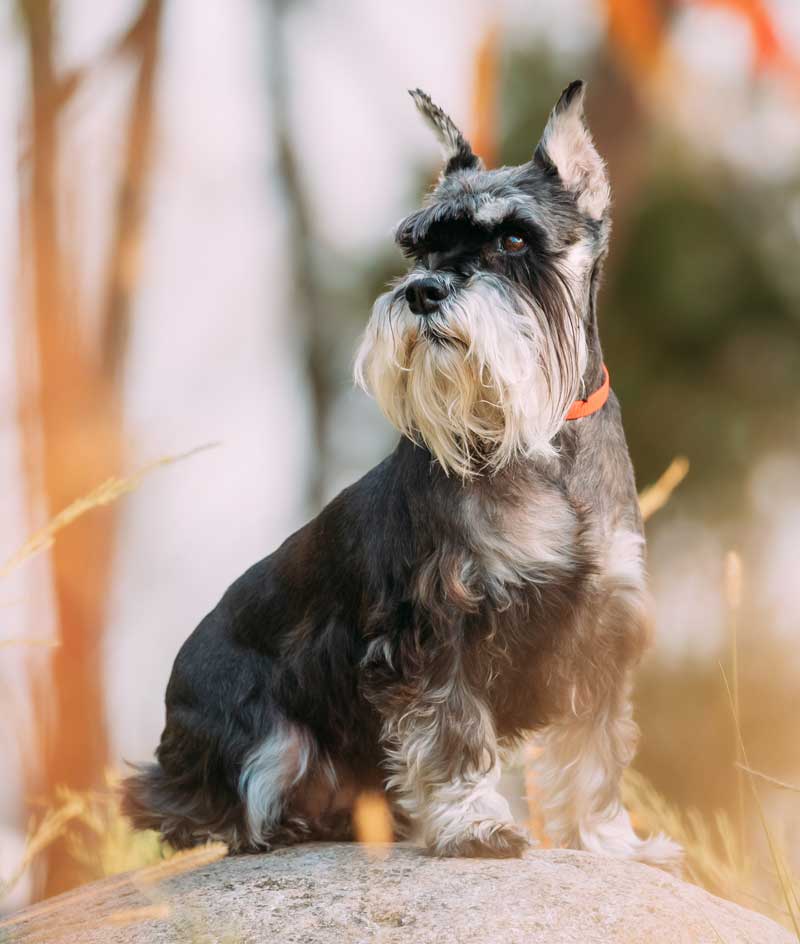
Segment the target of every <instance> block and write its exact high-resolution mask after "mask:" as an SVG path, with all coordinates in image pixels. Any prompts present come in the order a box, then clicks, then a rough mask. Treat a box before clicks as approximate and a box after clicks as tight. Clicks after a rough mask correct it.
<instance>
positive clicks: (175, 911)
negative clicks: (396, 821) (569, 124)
mask: <svg viewBox="0 0 800 944" xmlns="http://www.w3.org/2000/svg"><path fill="white" fill-rule="evenodd" d="M203 448H208V447H200V449H203ZM198 451H199V450H198V449H195V450H192V451H190V452H188V453H184V454H182V455H179V456H170V457H167V458H165V459H161V460H159V461H158V462H155V463H152V464H151V465H149V466H146V467H144V468H143V469H141V470H139V472H137V473H135V474H134V475H132V476H130V477H129V478H115V479H110V480H109V481H108V482H105V483H103V484H102V485H101V486H99V487H98V488H97V489H95V490H94V491H93V492H92V493H91V494H90V495H88V496H86V497H85V498H84V499H81V500H80V501H78V502H75V503H73V504H72V505H70V506H69V507H68V508H67V509H65V510H64V511H63V512H62V513H61V514H60V515H57V516H56V518H55V519H53V521H52V522H50V524H49V525H48V526H47V527H46V528H44V529H42V531H40V532H39V533H38V534H36V535H34V537H33V538H32V539H31V540H30V541H28V542H27V543H26V545H25V546H24V547H23V548H21V549H20V550H19V551H18V552H17V553H16V554H15V555H13V556H12V558H10V559H9V561H7V562H6V564H5V565H4V566H3V568H2V569H0V576H2V575H4V574H7V573H8V572H9V571H10V570H11V569H12V568H13V567H16V566H18V565H19V564H21V563H23V562H24V561H25V560H27V559H29V558H30V557H32V556H33V555H34V554H36V553H38V552H40V551H41V550H44V549H46V548H47V547H49V546H50V545H51V544H52V542H53V540H54V539H55V537H56V535H57V533H58V531H59V530H60V529H61V528H63V527H66V526H67V525H68V524H69V523H70V522H71V521H74V520H75V519H76V518H77V517H79V516H80V515H82V514H85V513H86V512H87V511H89V510H91V508H93V507H97V506H98V505H102V504H106V503H108V502H110V501H114V500H116V499H117V498H119V497H121V496H122V495H124V494H127V493H128V492H130V491H132V490H133V489H134V488H136V487H137V486H138V484H139V483H140V482H141V480H142V478H143V477H144V476H145V475H146V474H147V473H148V472H150V471H151V470H153V469H155V468H159V467H161V466H164V465H168V464H171V463H173V462H176V461H179V460H180V459H183V458H187V457H188V456H191V455H194V454H195V453H196V452H198ZM687 471H688V461H687V460H685V459H676V460H675V461H674V462H673V463H672V464H671V465H670V467H669V468H668V469H667V470H666V472H665V473H664V474H663V475H662V476H661V478H659V480H658V481H657V482H656V483H655V484H654V485H652V486H650V487H649V488H647V489H645V490H644V491H643V492H642V494H641V496H640V504H641V509H642V515H643V517H644V518H645V519H647V518H649V517H650V516H651V515H653V514H654V513H655V512H656V511H658V510H659V509H660V508H662V507H663V506H664V505H665V504H666V503H667V501H668V500H669V498H670V496H671V494H672V492H673V491H674V490H675V488H676V487H677V486H678V485H679V484H680V482H681V481H682V480H683V479H684V477H685V476H686V473H687ZM725 591H726V600H727V603H728V608H729V613H730V632H731V663H732V674H733V683H734V684H733V688H731V689H729V693H730V698H731V712H732V717H733V723H734V728H735V731H736V734H737V757H736V763H735V770H736V774H737V775H741V777H742V778H747V781H746V782H747V783H748V784H749V787H750V792H751V794H752V797H753V801H754V804H755V807H756V809H757V810H758V812H759V818H760V820H761V824H762V829H763V831H764V834H765V837H766V841H767V848H768V851H769V857H770V865H765V864H764V863H763V862H761V863H759V862H757V861H756V860H755V855H754V853H752V852H750V851H749V850H748V849H747V848H746V846H745V842H744V836H745V832H744V828H743V824H744V811H745V806H744V799H742V800H741V802H740V805H739V810H738V817H737V822H736V823H735V822H734V821H733V819H732V818H731V816H730V815H729V814H728V813H726V812H725V811H722V810H720V811H718V812H717V813H716V814H715V815H714V816H712V817H704V816H703V815H701V814H700V813H699V811H697V810H692V809H689V810H686V811H683V810H680V809H678V808H676V807H675V806H674V805H673V804H671V803H669V802H668V801H667V800H666V799H665V798H664V797H663V796H662V795H661V794H660V793H659V792H658V791H657V790H656V789H655V788H654V787H653V785H652V784H650V783H649V782H648V781H647V780H646V779H645V778H644V777H643V776H642V775H641V774H639V773H637V772H636V771H629V772H628V774H627V775H626V778H625V781H624V784H623V797H624V801H625V803H626V805H627V806H628V808H629V809H630V811H631V813H632V816H633V818H634V821H635V822H636V825H637V827H638V828H640V829H641V830H642V831H644V832H661V831H663V832H666V833H668V834H669V835H671V836H672V837H673V838H674V839H675V840H676V841H678V842H680V843H681V845H682V846H683V848H684V850H685V852H686V869H687V877H688V878H690V879H691V880H692V881H693V882H695V883H696V884H698V885H700V886H702V887H704V888H707V889H708V890H710V891H712V892H714V893H716V894H720V895H723V896H724V897H726V898H729V899H731V900H733V901H737V902H739V903H741V904H742V905H745V906H746V907H751V908H756V909H758V910H761V911H764V912H765V913H767V914H770V916H772V917H777V918H778V919H780V920H782V921H783V922H784V924H786V925H787V926H788V927H790V928H793V929H794V931H795V933H796V934H797V936H798V941H800V929H799V928H798V925H799V922H800V900H799V898H798V895H799V894H800V883H798V881H797V879H796V878H794V877H793V876H792V875H791V872H790V869H789V866H788V864H787V860H786V856H785V854H784V852H783V849H782V847H781V844H780V843H779V842H778V840H777V838H776V836H775V835H774V831H773V830H772V828H771V827H770V826H769V825H768V824H767V820H766V816H765V814H764V810H763V806H762V804H761V800H760V797H759V795H758V791H757V786H756V784H757V782H758V781H760V782H762V783H765V784H767V785H768V786H770V787H774V788H777V789H782V790H789V791H797V790H798V788H797V787H795V786H793V785H791V784H786V783H784V782H782V781H779V780H776V779H775V778H772V777H769V776H768V775H766V774H762V773H760V772H758V771H755V770H753V769H752V768H751V767H750V765H749V763H748V762H747V753H746V750H745V746H744V744H743V742H742V739H741V732H740V730H739V707H740V706H739V702H738V633H739V626H738V612H739V608H740V605H741V596H742V568H741V561H740V560H739V558H738V556H737V555H735V554H731V555H729V556H728V558H727V561H726V587H725ZM52 643H53V640H49V639H35V638H30V637H29V638H25V637H20V638H18V639H8V640H5V641H2V642H0V646H3V645H6V646H8V645H20V644H28V645H32V644H40V645H48V644H52ZM725 682H726V684H727V678H726V679H725ZM526 766H527V765H526ZM744 782H745V781H744V779H743V780H742V783H743V784H744ZM534 786H535V785H534ZM115 787H116V782H115V779H114V778H113V777H111V778H109V782H108V784H107V789H106V790H105V791H99V792H93V793H90V794H78V793H75V792H73V791H70V790H61V791H59V794H58V797H57V798H56V803H55V804H54V805H53V806H52V807H51V808H50V809H48V810H46V811H45V812H44V814H43V815H42V817H41V819H40V820H39V821H38V822H33V823H32V824H31V826H30V828H29V832H28V839H27V844H26V851H25V856H24V858H23V860H22V862H20V864H19V866H18V868H17V869H16V870H15V872H14V874H13V875H12V876H10V878H9V879H8V880H7V881H6V882H5V883H4V884H0V899H1V898H2V897H3V895H4V894H6V893H7V892H8V891H9V890H10V889H11V888H12V887H13V885H14V884H15V883H16V882H17V881H18V880H19V878H20V877H21V876H22V875H23V873H24V872H25V870H26V869H27V868H28V866H29V865H30V864H31V863H32V862H33V861H34V860H35V858H36V857H37V856H38V855H39V854H40V853H41V852H42V851H43V850H44V849H45V848H46V847H47V846H48V845H49V844H50V843H51V842H53V841H54V840H55V839H56V838H58V837H62V836H63V837H66V838H67V840H68V845H69V848H70V851H71V854H72V855H73V857H74V858H75V860H76V861H77V862H79V863H80V864H81V865H82V866H83V867H84V869H85V871H86V876H87V880H89V879H95V878H103V877H107V876H111V875H115V874H117V873H119V872H123V871H128V870H134V869H139V870H141V871H140V872H139V873H138V874H137V876H136V878H135V882H136V885H137V887H138V888H139V889H140V891H141V892H142V893H143V894H144V895H145V896H146V898H147V900H148V902H149V903H148V904H147V905H145V906H143V907H139V908H131V909H127V910H123V911H119V912H114V913H113V914H112V915H111V916H110V917H109V918H108V919H107V921H108V923H109V924H114V925H117V926H119V925H124V924H132V923H139V922H142V921H151V920H169V921H170V922H173V923H174V924H175V925H176V926H179V927H180V929H181V932H182V934H183V935H184V936H185V938H186V940H188V941H192V942H195V944H202V942H209V944H210V942H212V941H214V944H237V942H238V941H240V940H241V937H240V936H239V935H238V934H237V933H236V932H235V931H234V932H231V933H230V934H229V935H228V936H227V937H225V938H224V940H223V941H222V942H220V939H219V937H215V936H213V935H212V934H211V933H210V931H209V923H208V921H207V919H206V917H205V916H204V915H203V914H202V913H201V912H200V911H199V910H198V909H197V908H191V909H187V908H186V907H185V906H184V905H183V904H182V903H180V902H175V901H171V900H170V899H169V897H168V895H167V894H166V893H165V891H164V889H163V882H164V881H165V880H166V879H169V878H171V877H174V876H175V875H178V874H180V873H181V872H184V871H188V870H191V869H194V868H199V867H201V866H203V865H207V864H209V863H210V862H213V861H215V860H216V859H218V858H220V857H221V856H224V855H225V854H226V852H227V850H226V848H225V846H224V845H221V844H214V845H211V846H207V847H201V848H199V849H196V850H192V851H190V852H188V853H179V854H173V852H172V850H171V849H169V847H168V846H165V845H164V844H163V843H162V842H161V840H160V838H159V837H158V836H157V835H156V834H155V833H137V832H134V831H133V830H132V829H131V827H130V826H129V824H128V822H127V820H125V818H124V817H123V816H122V815H121V813H120V810H119V801H118V794H117V791H116V789H115ZM355 819H356V830H357V835H358V837H359V839H360V840H361V841H362V842H365V843H366V844H367V845H368V846H369V847H370V849H372V850H374V851H376V852H380V850H381V849H382V848H383V844H384V843H385V842H387V841H388V840H389V839H390V838H391V818H390V814H389V811H388V808H387V806H386V802H385V800H384V799H383V798H382V797H375V796H374V795H371V794H364V795H362V796H361V797H359V801H358V804H357V808H356V816H355Z"/></svg>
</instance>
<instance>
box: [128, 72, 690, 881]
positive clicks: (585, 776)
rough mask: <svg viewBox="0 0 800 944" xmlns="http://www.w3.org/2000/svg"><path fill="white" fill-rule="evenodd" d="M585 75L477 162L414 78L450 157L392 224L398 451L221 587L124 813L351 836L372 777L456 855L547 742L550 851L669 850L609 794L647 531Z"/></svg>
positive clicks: (241, 834)
mask: <svg viewBox="0 0 800 944" xmlns="http://www.w3.org/2000/svg"><path fill="white" fill-rule="evenodd" d="M584 91H585V90H584V84H583V83H582V82H581V81H576V82H573V83H572V84H571V85H569V86H568V87H567V88H566V89H565V90H564V92H563V93H562V95H561V97H560V98H559V100H558V102H557V104H556V105H555V107H554V108H553V110H552V112H551V114H550V116H549V119H548V121H547V125H546V127H545V129H544V133H543V135H542V138H541V141H540V142H539V144H538V146H537V147H536V148H535V150H534V151H533V154H532V157H531V159H530V160H529V161H528V162H527V163H525V164H523V165H521V166H518V167H502V168H500V169H498V170H486V169H485V168H484V167H483V165H482V163H481V161H480V160H479V158H478V157H477V156H476V155H475V154H474V153H473V151H472V149H471V147H470V145H469V143H468V142H467V140H466V139H465V137H464V135H463V134H462V133H461V132H460V131H459V130H458V128H457V127H456V126H455V124H454V123H453V121H452V120H451V119H450V118H449V117H448V116H447V115H446V114H445V113H444V112H443V111H442V110H441V109H440V108H438V107H437V106H436V105H434V104H433V102H432V101H431V99H430V98H429V97H428V96H427V95H426V94H424V93H423V92H421V91H420V90H416V91H414V92H412V93H411V95H412V97H413V99H414V101H415V103H416V105H417V107H418V108H419V110H420V111H421V112H422V114H423V115H424V116H425V117H426V118H427V119H428V120H429V122H430V123H431V125H432V126H433V128H434V129H435V131H436V132H437V134H438V137H439V139H440V141H441V143H442V146H443V149H444V166H443V169H442V172H441V176H440V178H439V180H438V183H437V184H436V185H435V187H434V188H433V190H432V192H431V193H430V194H429V196H428V198H427V199H426V201H425V203H424V205H423V207H422V208H421V209H419V210H417V211H416V212H414V213H412V214H411V215H410V216H408V217H407V218H406V219H405V220H403V221H402V222H401V223H400V225H399V227H398V229H397V233H396V240H397V243H398V244H399V246H400V247H401V249H402V250H403V252H404V254H405V255H406V256H407V257H408V259H409V261H410V265H409V269H408V272H407V274H406V275H405V276H403V277H402V278H401V279H399V281H397V283H396V284H394V285H393V286H392V287H391V288H390V289H389V290H388V291H387V292H386V293H385V294H384V295H382V296H381V297H380V298H379V299H378V300H377V302H376V303H375V306H374V309H373V312H372V315H371V318H370V320H369V323H368V325H367V327H366V331H365V334H364V337H363V340H362V342H361V345H360V348H359V350H358V353H357V356H356V364H355V376H356V380H357V382H358V383H359V384H361V385H362V386H363V387H364V388H366V389H367V391H368V392H370V393H371V394H372V395H373V396H374V397H375V399H376V401H377V403H378V404H379V406H380V407H381V409H382V410H383V412H384V413H385V414H386V416H387V417H388V418H389V420H390V421H391V422H392V423H393V424H394V425H395V426H396V428H397V429H398V430H399V432H400V433H401V439H400V442H399V445H398V446H397V448H396V449H395V451H394V452H393V453H392V454H391V455H390V456H388V458H386V459H385V460H384V461H383V462H381V463H380V464H379V465H378V466H376V467H375V468H374V469H372V470H371V471H370V472H368V473H367V474H366V475H365V476H364V477H363V478H362V479H360V480H359V481H358V482H356V483H355V484H354V485H352V486H350V487H349V488H347V489H345V490H344V491H343V492H342V493H341V494H340V495H339V496H338V497H337V498H335V499H334V500H333V501H332V502H331V503H330V504H329V505H328V506H327V507H326V508H324V509H323V511H322V512H321V513H320V514H319V515H318V516H317V517H316V518H315V519H314V520H312V521H311V522H309V523H308V524H307V525H306V526H305V527H303V528H301V529H300V530H299V531H297V532H296V533H295V534H293V535H292V536H291V537H289V538H288V539H287V540H286V541H285V543H284V544H282V545H281V547H280V548H278V550H277V551H275V552H274V553H273V554H271V555H270V556H269V557H266V558H265V559H264V560H262V561H261V562H259V563H257V564H255V565H254V566H253V567H251V568H250V569H249V570H248V571H247V572H246V573H245V574H244V575H243V576H242V577H240V578H239V579H238V580H237V581H236V582H235V583H234V584H233V585H232V586H231V587H230V588H229V589H228V590H227V591H226V593H225V594H224V596H223V597H222V600H221V601H220V603H219V604H218V605H217V607H216V608H215V609H214V610H213V611H212V612H211V613H210V614H209V615H208V616H206V617H205V619H204V620H203V621H202V622H201V623H200V625H199V626H198V627H197V629H196V630H195V631H194V633H193V634H192V635H191V636H190V637H189V639H188V640H187V641H186V643H185V644H184V645H183V647H182V649H181V650H180V652H179V654H178V656H177V659H176V661H175V665H174V668H173V671H172V676H171V679H170V681H169V685H168V688H167V693H166V727H165V729H164V732H163V735H162V737H161V742H160V746H159V747H158V750H157V753H156V756H157V763H156V764H151V765H145V766H143V767H140V768H138V769H137V772H136V773H135V774H134V775H133V776H131V777H130V778H129V779H128V780H127V781H126V782H125V785H124V810H125V812H126V813H127V815H128V816H129V817H130V818H131V820H132V821H133V823H134V824H135V826H137V827H139V828H152V829H157V830H160V832H161V834H162V835H163V837H164V838H165V839H166V840H168V841H169V843H170V844H172V845H173V846H174V847H177V848H183V847H187V846H191V845H194V844H196V843H198V842H203V841H206V840H208V839H221V840H223V841H225V842H226V843H228V845H229V847H230V849H231V850H232V851H233V852H246V851H257V850H266V849H270V848H272V847H275V846H280V845H286V844H290V843H294V842H300V841H304V840H307V839H348V838H351V837H352V828H353V826H352V818H353V817H352V813H353V806H354V802H355V799H356V797H357V796H358V795H359V794H360V793H361V792H363V791H374V790H377V791H381V792H382V793H383V794H384V795H385V797H386V799H387V802H388V803H389V805H390V808H391V809H392V811H393V813H394V816H395V824H396V830H397V835H398V836H412V837H414V838H416V839H418V840H419V841H421V842H422V843H424V845H425V846H426V847H427V848H428V850H430V852H432V853H433V854H435V855H439V856H488V857H501V858H502V857H514V856H520V855H522V854H523V852H524V851H525V850H526V848H527V847H528V846H529V843H530V840H529V837H528V835H527V833H526V832H525V831H524V830H523V829H521V828H520V827H519V826H518V825H516V824H515V823H514V821H513V819H512V816H511V812H510V810H509V806H508V803H507V802H506V800H505V799H504V798H503V797H502V796H501V794H500V793H499V792H498V789H497V785H498V778H499V775H500V764H501V761H502V760H503V759H504V758H505V757H507V756H508V755H509V754H510V753H511V752H513V751H514V750H515V749H516V748H517V747H518V746H519V744H520V743H521V742H522V740H523V739H525V738H528V737H530V736H532V735H535V736H536V737H537V738H538V741H539V752H538V760H537V768H538V769H537V786H538V789H539V792H540V793H541V807H542V815H543V819H544V825H545V829H546V831H547V833H548V835H549V837H550V839H551V840H552V842H553V843H554V844H555V845H560V846H568V847H571V848H575V849H584V850H588V851H589V852H593V853H599V854H607V855H613V856H618V857H623V858H631V859H638V860H642V861H645V862H650V863H653V864H656V865H662V866H669V864H670V863H672V862H674V861H676V860H677V859H678V858H679V856H680V849H679V848H678V847H677V846H676V845H675V844H674V843H673V842H672V841H671V840H670V839H669V838H667V837H665V836H663V835H657V836H652V837H649V838H640V837H639V836H638V835H637V834H636V832H635V831H634V829H633V828H632V826H631V822H630V820H629V817H628V814H627V812H626V811H625V809H624V807H623V805H622V803H621V800H620V778H621V776H622V773H623V772H624V770H625V768H626V766H627V765H628V764H629V763H630V761H631V759H632V757H633V755H634V751H635V745H636V740H637V728H636V725H635V723H634V721H633V720H632V716H631V699H630V676H631V670H632V668H633V667H634V666H635V664H636V663H637V661H638V659H639V657H640V655H641V654H642V651H643V650H644V648H645V646H646V644H647V642H648V637H649V631H648V617H647V613H648V607H647V596H646V590H645V579H644V565H643V554H644V540H643V536H642V521H641V517H640V514H639V510H638V503H637V496H636V490H635V486H634V477H633V471H632V468H631V463H630V459H629V455H628V450H627V445H626V441H625V436H624V433H623V430H622V425H621V419H620V409H619V405H618V402H617V400H616V398H615V396H614V394H613V392H611V391H610V389H609V383H608V374H607V371H606V369H605V366H604V364H603V357H602V353H601V347H600V341H599V337H598V327H597V311H596V308H597V293H598V286H599V282H600V275H601V268H602V264H603V261H604V258H605V256H606V252H607V246H608V239H609V230H610V216H609V213H610V201H611V194H610V189H609V181H608V176H607V173H606V168H605V165H604V162H603V160H602V159H601V157H600V156H599V154H598V152H597V150H596V148H595V146H594V143H593V140H592V137H591V135H590V132H589V130H588V128H587V125H586V121H585V117H584V108H583V103H584Z"/></svg>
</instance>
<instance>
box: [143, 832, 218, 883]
mask: <svg viewBox="0 0 800 944" xmlns="http://www.w3.org/2000/svg"><path fill="white" fill-rule="evenodd" d="M227 854H228V847H227V846H226V845H225V843H224V842H210V843H208V844H207V845H205V846H198V847H197V848H195V849H187V850H186V851H185V852H176V853H174V855H171V856H170V857H169V858H168V859H165V860H164V861H163V862H159V863H158V864H157V865H151V866H150V867H149V868H145V869H142V870H141V872H139V873H138V875H137V876H136V884H137V885H138V886H139V887H141V888H148V887H150V886H153V885H157V884H159V883H160V882H163V881H166V880H167V879H170V878H175V876H177V875H183V874H184V873H185V872H191V871H193V870H194V869H199V868H202V867H203V866H206V865H211V863H212V862H218V861H219V860H220V859H224V858H225V856H226V855H227Z"/></svg>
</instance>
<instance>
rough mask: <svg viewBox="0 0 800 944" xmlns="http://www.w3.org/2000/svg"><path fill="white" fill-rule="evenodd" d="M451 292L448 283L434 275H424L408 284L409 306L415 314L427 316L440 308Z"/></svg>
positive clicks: (407, 299) (407, 296)
mask: <svg viewBox="0 0 800 944" xmlns="http://www.w3.org/2000/svg"><path fill="white" fill-rule="evenodd" d="M449 294H450V287H449V286H448V285H447V283H446V282H445V281H444V280H443V279H440V278H437V277H436V276H434V275H424V276H422V277H421V278H418V279H414V281H413V282H409V283H408V285H407V286H406V290H405V296H406V301H407V302H408V307H409V308H410V309H411V311H412V312H413V313H414V314H415V315H422V316H423V317H425V318H427V317H428V316H429V315H432V314H434V313H435V312H437V311H438V310H439V306H440V305H441V303H442V302H443V301H444V300H445V299H446V298H447V296H448V295H449Z"/></svg>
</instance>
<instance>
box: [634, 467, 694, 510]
mask: <svg viewBox="0 0 800 944" xmlns="http://www.w3.org/2000/svg"><path fill="white" fill-rule="evenodd" d="M688 473H689V460H688V459H687V458H686V457H685V456H677V457H676V458H675V459H673V460H672V462H670V464H669V466H668V467H667V468H666V469H665V470H664V472H662V473H661V475H660V476H659V478H658V480H657V481H656V482H654V483H653V484H652V485H648V486H647V488H644V489H642V491H641V492H640V494H639V508H640V510H641V512H642V518H643V519H644V520H645V521H647V519H648V518H651V517H652V516H653V515H654V514H655V513H656V512H657V511H659V510H660V509H661V508H663V507H664V505H666V504H667V502H668V501H669V500H670V498H671V496H672V493H673V492H674V491H675V489H676V488H677V487H678V486H679V485H680V484H681V482H682V481H683V480H684V479H685V478H686V476H687V474H688Z"/></svg>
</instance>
